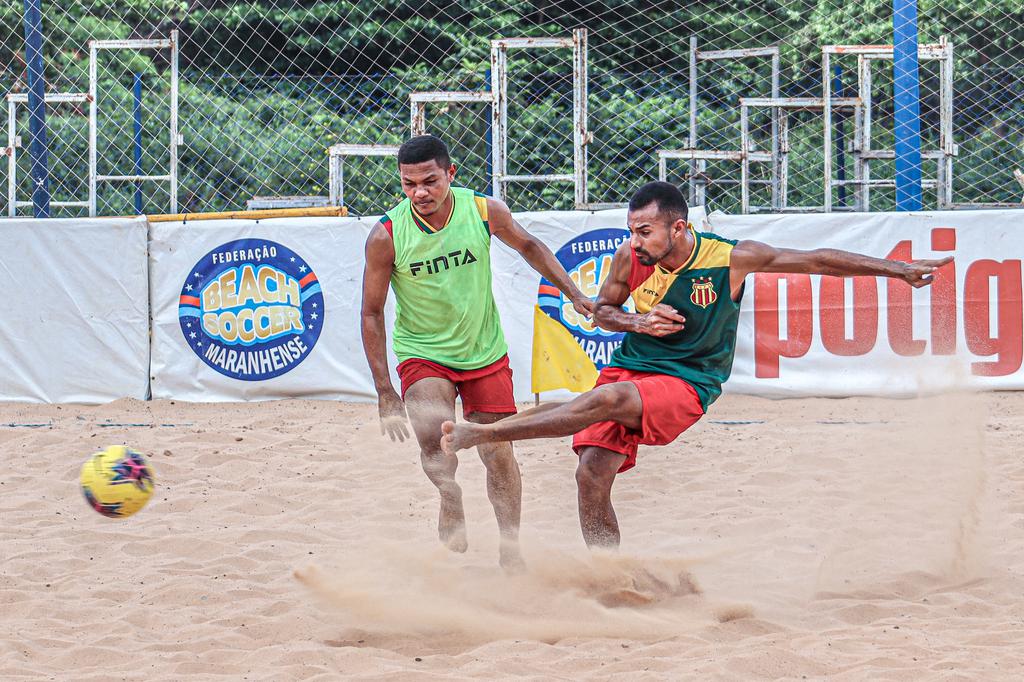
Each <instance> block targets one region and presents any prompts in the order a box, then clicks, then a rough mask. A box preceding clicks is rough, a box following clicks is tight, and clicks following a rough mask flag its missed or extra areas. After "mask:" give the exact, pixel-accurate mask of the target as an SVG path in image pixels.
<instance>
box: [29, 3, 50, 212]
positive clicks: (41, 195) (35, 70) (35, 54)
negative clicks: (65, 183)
mask: <svg viewBox="0 0 1024 682" xmlns="http://www.w3.org/2000/svg"><path fill="white" fill-rule="evenodd" d="M40 2H41V0H25V66H26V67H27V68H26V70H27V71H28V120H29V131H30V134H31V136H32V143H31V146H30V148H29V156H30V157H31V159H32V171H31V177H32V215H34V216H35V217H36V218H49V217H50V171H49V158H48V154H47V148H48V146H47V143H46V80H45V79H44V74H43V13H42V10H41V9H40Z"/></svg>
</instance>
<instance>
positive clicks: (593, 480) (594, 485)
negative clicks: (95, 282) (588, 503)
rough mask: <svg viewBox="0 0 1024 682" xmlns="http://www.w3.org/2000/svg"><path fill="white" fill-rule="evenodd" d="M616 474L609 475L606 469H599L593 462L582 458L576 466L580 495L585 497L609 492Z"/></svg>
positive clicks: (598, 495) (577, 485)
mask: <svg viewBox="0 0 1024 682" xmlns="http://www.w3.org/2000/svg"><path fill="white" fill-rule="evenodd" d="M613 478H614V475H612V476H609V475H608V473H607V472H606V471H603V470H601V469H598V468H596V467H594V466H592V465H591V464H589V463H587V462H585V461H583V460H581V461H580V464H579V466H577V467H576V487H577V488H578V489H579V492H580V495H582V496H584V497H600V496H604V495H607V494H608V491H609V490H611V487H612V486H611V482H612V479H613Z"/></svg>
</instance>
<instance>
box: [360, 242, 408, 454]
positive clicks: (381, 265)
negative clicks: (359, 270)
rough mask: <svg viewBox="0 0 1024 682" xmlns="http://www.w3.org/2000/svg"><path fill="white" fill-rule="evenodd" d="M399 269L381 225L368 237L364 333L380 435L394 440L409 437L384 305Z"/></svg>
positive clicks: (364, 346) (363, 309) (392, 244)
mask: <svg viewBox="0 0 1024 682" xmlns="http://www.w3.org/2000/svg"><path fill="white" fill-rule="evenodd" d="M394 266H395V243H394V241H392V239H391V235H389V234H388V233H387V230H385V229H384V227H383V226H382V225H380V224H379V223H378V224H377V225H375V226H374V228H373V230H371V231H370V236H369V237H367V238H366V269H365V270H363V307H362V333H363V353H365V354H366V362H367V363H368V364H369V365H370V374H372V375H373V385H374V387H375V388H376V389H377V411H378V412H379V414H380V432H381V434H382V435H388V436H390V437H391V440H396V439H397V440H400V441H404V440H405V439H406V438H408V437H409V432H408V430H407V426H406V421H405V403H403V402H402V398H401V396H399V395H398V392H397V391H396V390H395V387H394V385H393V384H392V383H391V373H390V371H389V370H388V354H387V342H388V336H387V332H386V331H385V330H384V302H385V301H386V300H387V298H388V286H389V285H390V283H391V271H392V269H393V268H394Z"/></svg>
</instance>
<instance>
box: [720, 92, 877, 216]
mask: <svg viewBox="0 0 1024 682" xmlns="http://www.w3.org/2000/svg"><path fill="white" fill-rule="evenodd" d="M825 106H826V103H825V99H824V98H819V97H741V98H740V146H741V147H742V148H743V149H747V148H749V147H750V145H751V141H750V128H749V125H750V124H749V110H750V109H751V108H755V107H766V108H768V109H770V110H771V112H772V122H773V123H774V124H776V126H777V127H776V126H773V128H775V132H774V133H773V134H772V155H771V156H772V159H773V163H772V189H773V194H772V209H773V210H778V211H789V212H813V211H819V210H821V207H819V206H789V203H788V200H787V195H788V193H789V112H791V111H824V109H825ZM831 106H832V108H835V109H852V110H853V112H854V118H855V119H859V117H860V116H861V108H862V102H861V100H860V98H859V97H843V98H840V97H833V98H832V100H831ZM827 169H828V166H826V172H827ZM749 178H750V163H749V159H748V158H746V156H744V158H743V159H741V166H740V193H741V194H740V205H741V211H742V212H743V213H749V212H750V209H751V207H750V186H749V185H750V183H749ZM776 192H777V194H776Z"/></svg>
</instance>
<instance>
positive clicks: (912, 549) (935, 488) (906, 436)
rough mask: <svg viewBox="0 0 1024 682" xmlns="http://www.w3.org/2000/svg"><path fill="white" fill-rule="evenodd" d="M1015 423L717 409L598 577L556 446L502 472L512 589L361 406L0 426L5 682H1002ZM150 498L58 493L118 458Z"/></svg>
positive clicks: (940, 412) (11, 417)
mask: <svg viewBox="0 0 1024 682" xmlns="http://www.w3.org/2000/svg"><path fill="white" fill-rule="evenodd" d="M1022 431H1024V394H1011V393H1005V394H991V393H990V394H973V395H970V394H957V395H944V396H938V397H932V398H924V399H918V400H881V399H866V398H858V399H846V400H823V399H813V400H783V401H770V400H765V399H757V398H749V397H743V396H726V397H724V398H723V399H722V400H720V401H719V402H718V403H717V404H716V405H715V406H713V408H712V410H711V413H710V414H709V415H708V416H707V417H706V418H705V420H704V421H702V422H701V423H700V424H698V426H696V427H695V428H694V429H693V430H691V431H690V432H689V433H687V434H684V436H683V437H682V438H681V439H680V440H679V441H677V442H676V443H674V444H673V445H671V446H668V447H664V448H648V449H642V450H641V453H640V456H639V463H638V466H637V468H636V469H635V470H633V471H631V472H629V473H627V474H624V475H623V476H620V477H619V480H618V481H617V482H616V485H615V490H614V500H615V502H616V505H617V507H616V508H617V511H618V517H619V521H620V524H621V526H622V532H623V545H622V550H621V552H620V553H619V554H617V555H591V554H589V553H588V552H587V551H586V550H585V549H584V547H583V542H582V539H581V536H580V532H579V528H578V526H577V517H576V502H575V494H576V492H575V482H574V479H573V471H574V468H575V465H576V458H575V457H574V456H573V455H572V454H571V453H570V451H569V448H568V440H567V439H565V440H547V441H532V442H526V443H521V444H519V445H518V446H517V454H518V457H519V461H520V463H521V465H522V471H523V490H524V493H523V497H524V504H523V508H524V512H523V551H524V555H525V557H526V560H527V563H528V564H529V571H528V572H527V573H525V574H523V575H515V576H508V575H506V574H504V573H503V572H502V571H501V570H500V569H499V568H498V567H497V561H496V558H497V531H496V526H495V522H494V517H493V514H492V512H491V509H490V506H489V503H488V501H487V497H486V491H485V486H484V471H483V466H482V465H481V464H480V461H479V459H478V458H477V457H476V455H475V454H473V453H463V456H462V460H461V465H460V470H459V481H460V483H461V484H462V486H463V491H464V498H465V504H466V511H467V515H468V523H469V526H468V531H469V541H470V548H469V551H468V552H467V553H466V554H463V555H455V554H451V553H449V552H448V551H447V550H445V549H443V548H442V547H441V546H440V545H439V544H438V542H437V539H436V523H437V495H436V493H435V491H434V489H433V487H432V486H431V485H430V484H429V482H428V481H427V479H426V477H425V476H424V474H423V472H422V470H421V469H420V465H419V457H418V452H417V450H416V448H415V446H414V445H412V444H411V443H404V444H392V443H390V442H389V441H385V440H383V439H382V438H381V437H380V435H379V430H378V426H377V422H376V414H375V408H374V407H373V406H370V405H354V404H336V403H328V402H313V401H282V402H267V403H253V404H186V403H181V402H170V401H157V402H151V403H146V402H138V401H127V400H126V401H118V402H115V403H112V404H109V405H104V406H94V407H85V406H77V405H59V406H58V405H24V404H6V405H0V447H2V449H0V451H2V453H3V458H2V463H0V680H3V681H5V682H8V681H16V680H37V679H41V680H75V681H87V680H122V679H125V680H336V679H341V678H356V679H387V680H403V679H409V680H421V679H439V678H444V679H487V680H492V679H509V678H528V679H537V680H549V679H564V680H579V679H607V678H612V677H615V678H616V679H631V680H632V679H637V680H643V679H651V680H654V679H700V680H751V679H798V680H801V679H833V680H997V679H1005V680H1019V679H1022V678H1024V596H1022V595H1024V494H1022V493H1024V457H1022V454H1024V448H1022V446H1024V435H1022ZM122 443H123V444H127V445H130V446H132V447H134V448H136V449H139V450H141V451H143V452H145V453H147V454H148V455H149V456H150V457H151V461H152V463H153V466H154V468H155V472H156V478H157V490H156V494H155V495H154V497H153V499H152V500H151V501H150V503H149V505H148V506H147V507H146V508H145V509H143V510H142V511H141V512H140V513H139V514H137V515H136V516H134V517H132V518H129V519H124V520H111V519H107V518H103V517H101V516H100V515H98V514H96V513H95V512H93V511H92V510H91V509H89V508H88V507H87V506H86V503H85V501H84V500H83V498H82V495H81V493H80V492H79V488H78V470H79V467H80V465H81V462H82V461H83V459H84V458H85V457H86V456H87V455H89V454H90V453H91V452H93V451H95V450H99V449H101V448H102V447H104V446H107V445H112V444H122Z"/></svg>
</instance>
